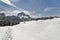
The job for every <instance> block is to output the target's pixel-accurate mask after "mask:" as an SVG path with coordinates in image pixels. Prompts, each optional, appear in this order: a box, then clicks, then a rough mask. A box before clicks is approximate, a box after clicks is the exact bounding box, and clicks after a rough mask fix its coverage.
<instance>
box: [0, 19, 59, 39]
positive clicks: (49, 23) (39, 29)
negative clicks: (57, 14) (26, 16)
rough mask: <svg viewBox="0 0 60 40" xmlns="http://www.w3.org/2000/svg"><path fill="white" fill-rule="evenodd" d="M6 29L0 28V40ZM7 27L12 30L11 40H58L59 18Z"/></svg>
mask: <svg viewBox="0 0 60 40" xmlns="http://www.w3.org/2000/svg"><path fill="white" fill-rule="evenodd" d="M7 27H8V26H7ZM7 27H5V28H0V29H1V30H2V31H1V30H0V34H1V36H2V37H1V36H0V39H1V38H3V34H5V33H3V32H5V31H6V30H7ZM9 27H10V28H11V29H12V36H13V40H60V18H54V19H52V20H50V19H48V20H39V21H29V22H26V24H24V23H23V22H22V23H20V24H18V25H15V26H9Z"/></svg>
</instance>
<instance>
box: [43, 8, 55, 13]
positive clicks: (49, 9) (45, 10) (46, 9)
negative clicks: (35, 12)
mask: <svg viewBox="0 0 60 40" xmlns="http://www.w3.org/2000/svg"><path fill="white" fill-rule="evenodd" d="M53 9H55V8H52V7H47V8H45V9H44V12H47V11H51V10H53Z"/></svg>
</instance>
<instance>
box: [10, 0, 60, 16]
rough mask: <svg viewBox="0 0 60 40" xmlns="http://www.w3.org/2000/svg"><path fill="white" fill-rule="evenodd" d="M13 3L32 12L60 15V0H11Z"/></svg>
mask: <svg viewBox="0 0 60 40" xmlns="http://www.w3.org/2000/svg"><path fill="white" fill-rule="evenodd" d="M10 1H11V3H13V4H15V5H16V6H17V7H19V8H22V9H24V10H28V11H30V12H32V13H31V14H41V15H45V16H46V15H60V0H10Z"/></svg>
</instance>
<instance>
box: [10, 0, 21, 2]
mask: <svg viewBox="0 0 60 40" xmlns="http://www.w3.org/2000/svg"><path fill="white" fill-rule="evenodd" d="M11 1H12V2H18V1H20V0H11Z"/></svg>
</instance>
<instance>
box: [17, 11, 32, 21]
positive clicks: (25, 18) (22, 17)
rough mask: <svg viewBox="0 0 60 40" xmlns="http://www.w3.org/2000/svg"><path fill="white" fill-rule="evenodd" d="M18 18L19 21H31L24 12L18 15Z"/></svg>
mask: <svg viewBox="0 0 60 40" xmlns="http://www.w3.org/2000/svg"><path fill="white" fill-rule="evenodd" d="M18 16H19V17H20V19H22V20H25V21H27V20H29V21H30V20H31V17H30V16H29V15H28V14H26V13H24V12H21V13H18Z"/></svg>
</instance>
